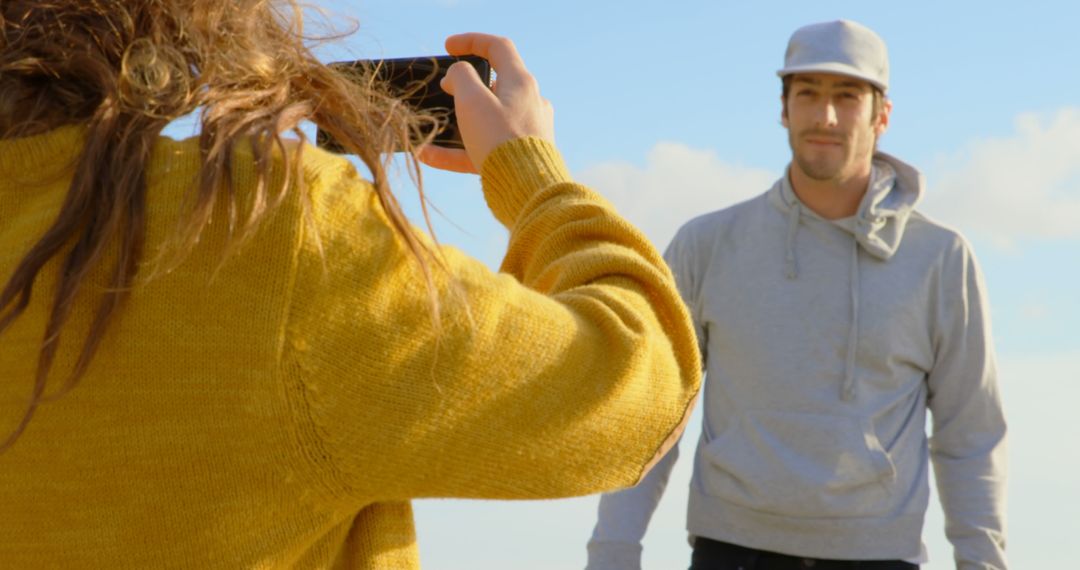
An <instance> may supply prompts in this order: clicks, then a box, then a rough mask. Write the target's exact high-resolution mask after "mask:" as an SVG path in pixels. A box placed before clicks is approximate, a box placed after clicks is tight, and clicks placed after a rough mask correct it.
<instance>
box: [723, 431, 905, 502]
mask: <svg viewBox="0 0 1080 570" xmlns="http://www.w3.org/2000/svg"><path fill="white" fill-rule="evenodd" d="M703 453H704V456H705V458H706V459H707V463H708V464H709V465H711V466H712V467H713V469H707V470H706V472H705V473H704V481H703V485H704V488H705V491H706V492H707V493H708V494H710V495H713V496H715V497H718V498H720V499H723V500H725V501H727V502H729V503H733V504H735V505H739V506H742V507H745V508H749V509H753V510H756V511H762V512H767V513H772V514H777V515H784V516H791V517H805V518H829V517H873V516H880V515H882V514H885V513H887V512H889V511H890V510H891V503H892V501H890V500H889V499H890V493H891V484H892V483H893V482H894V481H895V479H896V469H895V467H894V466H893V463H892V461H891V460H890V459H889V456H888V454H886V453H885V450H884V449H883V448H882V446H881V443H880V442H879V441H878V439H877V436H876V435H874V432H873V429H872V427H871V425H870V422H869V421H868V420H865V419H861V418H854V417H846V416H827V415H818V414H801V413H791V412H778V411H768V410H748V411H745V412H744V413H742V414H740V415H739V416H738V417H737V418H733V422H732V423H731V424H730V425H729V427H728V428H727V429H726V430H724V431H723V432H721V433H720V434H718V435H717V437H716V438H714V439H713V440H712V441H710V442H709V443H708V444H706V446H705V448H704V450H703Z"/></svg>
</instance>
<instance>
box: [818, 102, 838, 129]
mask: <svg viewBox="0 0 1080 570" xmlns="http://www.w3.org/2000/svg"><path fill="white" fill-rule="evenodd" d="M816 118H817V123H818V125H819V126H823V127H835V126H836V123H837V119H836V105H834V104H833V102H832V101H831V100H825V101H824V102H823V103H822V104H821V105H820V106H819V107H818V110H817V117H816Z"/></svg>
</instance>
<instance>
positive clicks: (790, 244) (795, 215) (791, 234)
mask: <svg viewBox="0 0 1080 570" xmlns="http://www.w3.org/2000/svg"><path fill="white" fill-rule="evenodd" d="M800 214H801V211H800V208H799V204H798V202H796V203H794V204H792V205H791V209H790V210H789V211H788V228H787V251H786V252H785V255H786V260H785V267H786V269H787V278H788V279H789V280H791V279H795V278H797V277H798V276H799V264H798V260H796V259H795V234H796V233H798V231H799V216H800Z"/></svg>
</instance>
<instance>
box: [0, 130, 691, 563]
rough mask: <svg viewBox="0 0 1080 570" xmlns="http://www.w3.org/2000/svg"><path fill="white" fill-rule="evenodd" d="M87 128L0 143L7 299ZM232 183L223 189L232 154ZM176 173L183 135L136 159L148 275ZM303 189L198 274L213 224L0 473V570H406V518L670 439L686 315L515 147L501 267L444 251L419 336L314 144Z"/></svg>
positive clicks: (13, 397) (415, 284)
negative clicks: (424, 507) (433, 312)
mask: <svg viewBox="0 0 1080 570" xmlns="http://www.w3.org/2000/svg"><path fill="white" fill-rule="evenodd" d="M83 132H84V131H83V129H82V128H79V127H69V128H63V129H59V130H57V131H54V132H51V133H48V134H45V135H41V136H35V137H28V138H23V139H15V140H6V141H0V278H2V279H3V280H4V281H5V282H6V280H7V279H8V277H10V275H11V273H12V271H13V269H14V267H15V264H16V263H17V262H18V261H19V260H20V259H21V258H22V256H23V255H24V254H25V253H26V251H27V250H28V248H29V247H30V246H31V244H32V243H33V242H34V241H35V240H36V239H37V238H39V237H40V236H41V234H42V233H43V231H44V230H45V229H46V227H47V226H48V225H49V224H50V223H51V222H52V220H53V218H54V216H55V215H56V213H57V211H58V210H59V207H60V204H61V203H62V201H63V199H64V195H65V192H66V190H67V185H68V183H69V181H70V174H65V169H64V166H65V165H66V164H69V163H70V159H71V158H72V157H73V156H77V154H78V152H79V150H80V147H81V140H82V134H83ZM238 152H239V151H238ZM234 162H235V173H234V181H235V183H236V187H237V188H238V190H239V191H240V192H244V191H245V190H246V189H248V188H250V187H251V185H252V184H253V180H254V168H253V165H252V161H251V157H250V156H249V155H245V154H243V153H242V152H240V154H239V155H238V156H237V157H236V160H235V161H234ZM198 166H199V155H198V152H197V146H196V144H195V142H194V141H182V142H177V141H172V140H169V139H165V138H162V139H161V140H160V141H159V143H158V144H157V145H156V146H155V150H154V156H153V160H152V163H151V167H150V169H149V171H148V185H149V190H148V192H149V194H148V202H149V212H148V228H149V229H148V242H147V243H148V245H147V249H146V251H147V255H148V256H150V255H152V254H153V252H155V250H156V248H157V246H158V245H160V244H161V243H162V242H163V240H165V239H167V238H168V237H169V236H170V235H171V232H172V231H173V229H174V227H175V221H176V220H177V217H178V215H179V213H180V212H181V211H182V204H183V200H184V196H185V194H186V193H187V192H189V191H190V189H191V188H192V183H193V181H194V179H195V175H196V172H197V170H198ZM303 170H304V172H303V175H304V177H305V179H306V182H307V195H308V196H309V197H310V204H311V206H312V212H311V214H312V217H313V223H306V222H305V213H304V202H305V201H304V200H302V199H301V197H300V196H299V192H292V193H291V194H290V196H289V198H287V199H286V201H285V202H284V204H283V205H282V206H281V207H280V208H279V209H278V210H277V211H276V213H275V214H274V215H273V217H272V218H270V219H269V220H268V221H267V222H266V223H265V224H264V226H263V227H262V228H261V229H260V230H259V232H258V233H257V234H256V235H255V236H254V238H253V239H252V240H251V241H250V242H249V243H247V244H246V245H245V246H244V247H243V249H242V250H241V251H240V252H239V254H238V255H236V256H234V257H230V258H229V259H228V260H227V261H226V262H225V263H224V265H222V264H221V259H222V257H221V252H222V250H223V247H224V244H225V241H226V232H225V231H224V227H223V226H224V225H225V224H223V223H221V222H222V221H224V220H220V219H218V218H215V221H214V222H213V223H212V224H211V225H210V226H209V227H208V229H207V232H206V233H205V234H204V236H203V239H202V240H201V241H200V243H199V245H198V246H197V247H196V249H195V251H194V252H193V253H192V255H191V256H190V257H189V258H188V259H187V260H186V261H185V262H184V263H183V264H182V265H180V267H179V268H177V269H176V270H174V271H172V272H171V273H168V274H165V275H162V276H160V277H157V278H155V279H152V280H148V281H147V280H142V281H141V282H140V284H139V286H138V287H137V288H136V289H135V290H134V292H133V293H132V296H131V298H130V302H129V303H128V305H127V306H126V307H125V309H124V312H123V313H122V316H121V318H120V319H119V320H118V321H115V322H114V324H113V326H112V328H111V329H110V330H109V332H108V334H107V335H106V337H105V339H104V341H103V343H102V345H101V347H100V350H99V352H98V354H97V356H96V358H95V360H94V361H93V363H92V365H91V367H90V369H89V372H88V373H87V374H86V376H85V377H84V378H83V379H82V381H81V383H80V384H79V385H78V386H77V387H76V388H75V389H74V390H73V391H72V392H71V393H69V394H68V395H66V396H64V397H63V398H61V399H59V400H56V401H55V402H52V403H48V404H45V405H43V406H42V407H41V408H39V410H38V412H37V415H36V416H35V418H34V419H33V421H32V422H31V423H30V425H29V428H28V429H27V431H26V432H25V434H24V435H23V436H22V438H21V439H20V440H19V441H18V442H17V443H16V444H15V446H14V447H13V448H11V449H10V450H8V451H7V452H5V453H3V454H0V567H2V568H110V569H115V568H260V569H262V568H415V567H417V566H419V562H418V556H417V550H416V544H415V540H416V537H415V533H414V531H413V523H412V514H411V511H410V506H409V500H410V499H413V498H420V497H483V498H493V499H509V498H543V497H563V496H571V495H582V494H588V493H595V492H599V491H602V490H608V489H612V488H615V487H621V486H628V485H632V484H634V483H635V482H636V481H637V480H638V479H639V478H640V477H641V476H642V474H643V470H644V469H645V468H646V467H647V466H648V465H649V464H651V462H653V461H654V460H655V459H657V458H658V454H661V453H663V452H664V451H666V449H667V448H668V447H669V446H670V445H671V443H672V442H673V440H674V438H675V436H676V435H677V432H678V430H679V426H680V425H681V424H682V422H684V421H685V418H686V415H687V414H688V411H689V408H690V407H691V403H692V400H693V397H694V395H695V394H696V392H697V390H698V385H699V380H700V378H699V369H700V362H699V357H698V354H697V352H696V351H697V348H696V343H695V340H694V336H693V332H692V329H691V327H690V325H689V323H688V319H687V315H686V312H685V310H684V308H683V307H682V305H681V303H680V301H679V297H678V295H677V294H676V292H675V288H674V285H673V281H672V279H671V276H670V274H669V272H668V270H667V269H666V267H665V266H664V264H663V262H662V261H661V259H660V257H659V256H658V255H657V253H656V252H655V251H654V250H653V248H652V247H651V246H650V245H649V244H648V242H647V241H646V239H645V238H644V237H643V236H642V235H641V234H640V233H639V232H638V231H636V230H635V229H634V228H632V227H631V226H630V225H628V224H627V223H626V222H625V221H624V220H622V219H621V218H620V217H618V216H617V215H616V213H615V212H614V210H613V209H612V208H611V207H610V206H609V205H608V204H607V203H605V202H604V201H603V200H602V199H601V198H599V197H598V196H597V195H596V194H594V193H592V192H591V191H589V190H588V189H586V188H583V187H581V186H579V185H577V184H574V183H573V182H571V181H570V179H569V177H568V175H567V173H566V169H565V167H564V166H563V163H562V160H561V158H560V157H559V155H558V153H557V152H556V151H555V149H554V148H553V147H552V146H550V145H549V144H547V143H544V142H541V141H539V140H535V139H519V140H516V141H511V142H509V143H505V144H504V145H502V146H500V147H499V148H498V149H496V151H495V152H494V153H493V154H492V155H491V157H490V158H488V160H487V162H486V163H485V164H484V168H483V172H482V181H483V186H484V193H485V196H486V198H487V200H488V203H489V205H490V207H491V208H492V211H493V212H494V214H495V216H496V217H497V218H498V219H499V220H500V221H502V222H503V223H504V224H505V225H506V226H507V227H508V228H509V229H510V245H509V248H508V251H507V254H506V258H505V260H504V262H503V267H502V270H501V272H500V273H494V272H492V271H490V270H488V269H487V268H485V267H484V266H483V265H482V264H480V263H478V262H476V261H474V260H472V259H471V258H469V257H467V256H465V255H463V254H462V253H460V252H458V251H456V250H454V249H452V248H444V252H445V256H446V260H447V264H448V266H449V268H450V270H449V272H448V273H449V275H447V274H445V273H438V272H437V282H438V287H439V291H440V295H441V297H440V299H441V303H442V306H443V310H442V314H443V326H442V330H441V331H439V332H438V333H437V332H436V331H434V330H433V327H432V320H431V317H430V304H429V297H428V293H427V290H426V289H425V285H424V280H423V278H422V276H421V274H420V272H419V270H418V269H417V267H416V265H415V263H414V262H413V261H412V260H411V258H410V256H409V254H408V251H407V249H406V248H405V246H404V245H403V243H402V242H400V240H399V238H397V237H396V236H395V234H394V233H393V232H392V230H391V229H390V226H389V222H388V221H387V217H386V215H385V214H384V212H383V210H382V209H381V208H380V206H379V204H378V201H377V199H376V198H375V194H374V192H373V191H372V189H371V187H370V185H369V184H368V183H367V182H365V181H364V180H362V179H361V178H359V177H358V175H357V173H356V172H355V170H354V169H353V167H352V166H351V165H350V164H349V163H348V161H346V160H344V159H342V158H340V157H336V156H333V155H330V154H326V153H323V152H321V151H318V150H316V149H314V148H308V149H306V151H305V161H304V168H303ZM58 265H59V263H58V262H56V261H55V260H54V262H53V263H51V264H50V265H49V266H47V268H46V271H45V272H44V273H43V275H42V277H40V278H39V280H38V283H37V286H36V289H35V294H34V297H33V300H32V302H31V304H30V307H29V308H28V310H27V312H26V313H25V314H24V315H23V316H22V317H21V318H20V319H19V320H18V321H16V323H15V324H14V325H13V327H12V328H11V329H9V330H8V331H7V332H5V333H4V334H3V335H2V336H0V436H6V435H7V434H9V433H10V432H11V430H12V429H13V428H14V427H15V425H16V423H17V422H18V420H19V418H20V417H21V414H22V413H23V411H24V409H25V405H26V402H27V399H28V397H29V394H30V392H31V388H32V383H33V370H34V366H35V361H36V358H37V352H38V347H39V346H40V342H41V338H42V334H43V330H44V323H45V318H46V315H47V312H48V307H49V304H50V301H51V299H52V291H53V282H54V280H55V276H56V272H57V271H58ZM215 271H216V273H215ZM450 283H454V285H450ZM91 289H92V288H91ZM92 292H93V291H91V293H92ZM92 306H93V303H92V298H90V297H88V298H87V299H86V302H83V303H80V304H79V305H78V306H77V308H76V311H75V314H74V316H73V320H72V321H71V322H70V323H69V326H68V328H67V329H65V334H64V337H63V344H62V348H61V352H62V354H61V356H60V358H59V359H58V361H57V364H56V367H55V370H54V373H53V376H52V379H51V383H50V388H51V390H55V389H56V388H57V387H58V386H60V385H61V384H62V383H63V381H64V379H65V374H64V373H65V372H67V371H69V370H70V369H71V367H72V365H73V362H74V358H73V353H75V352H77V350H76V349H77V347H78V346H79V345H80V344H81V341H82V338H83V335H84V334H85V330H86V327H87V326H88V323H89V321H90V315H88V313H89V311H90V308H91V307H92ZM431 562H432V563H433V565H434V566H436V567H437V566H438V563H437V561H431Z"/></svg>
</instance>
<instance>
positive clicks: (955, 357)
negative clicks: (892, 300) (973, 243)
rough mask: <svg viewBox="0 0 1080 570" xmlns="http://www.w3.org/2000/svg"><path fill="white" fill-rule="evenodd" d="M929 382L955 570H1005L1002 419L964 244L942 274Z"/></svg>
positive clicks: (935, 454)
mask: <svg viewBox="0 0 1080 570" xmlns="http://www.w3.org/2000/svg"><path fill="white" fill-rule="evenodd" d="M937 312H938V320H937V328H936V330H935V334H934V344H935V351H936V355H935V361H934V367H933V369H932V371H931V372H930V374H929V376H928V380H927V381H928V384H929V389H930V398H929V406H930V411H931V413H932V415H933V435H932V437H931V438H930V456H931V458H932V459H933V463H934V471H935V475H936V478H937V485H938V491H939V494H940V497H941V505H942V508H943V509H944V511H945V534H946V535H947V536H948V538H949V540H950V542H952V544H953V549H954V556H955V558H956V567H957V569H958V570H1005V568H1006V562H1005V471H1006V465H1005V463H1006V457H1005V418H1004V413H1003V411H1002V407H1001V397H1000V393H999V391H998V383H997V366H996V363H995V359H994V351H993V346H992V342H991V333H990V315H989V308H988V305H987V299H986V293H985V285H984V283H983V278H982V275H981V273H980V271H979V268H978V265H977V264H976V261H975V258H974V255H973V253H972V251H971V249H970V246H968V244H967V243H965V242H963V241H962V240H957V243H956V244H955V246H954V247H953V248H952V249H951V250H950V252H949V254H948V255H947V257H946V260H945V266H944V268H943V270H942V279H941V284H940V290H939V296H938V300H937Z"/></svg>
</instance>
